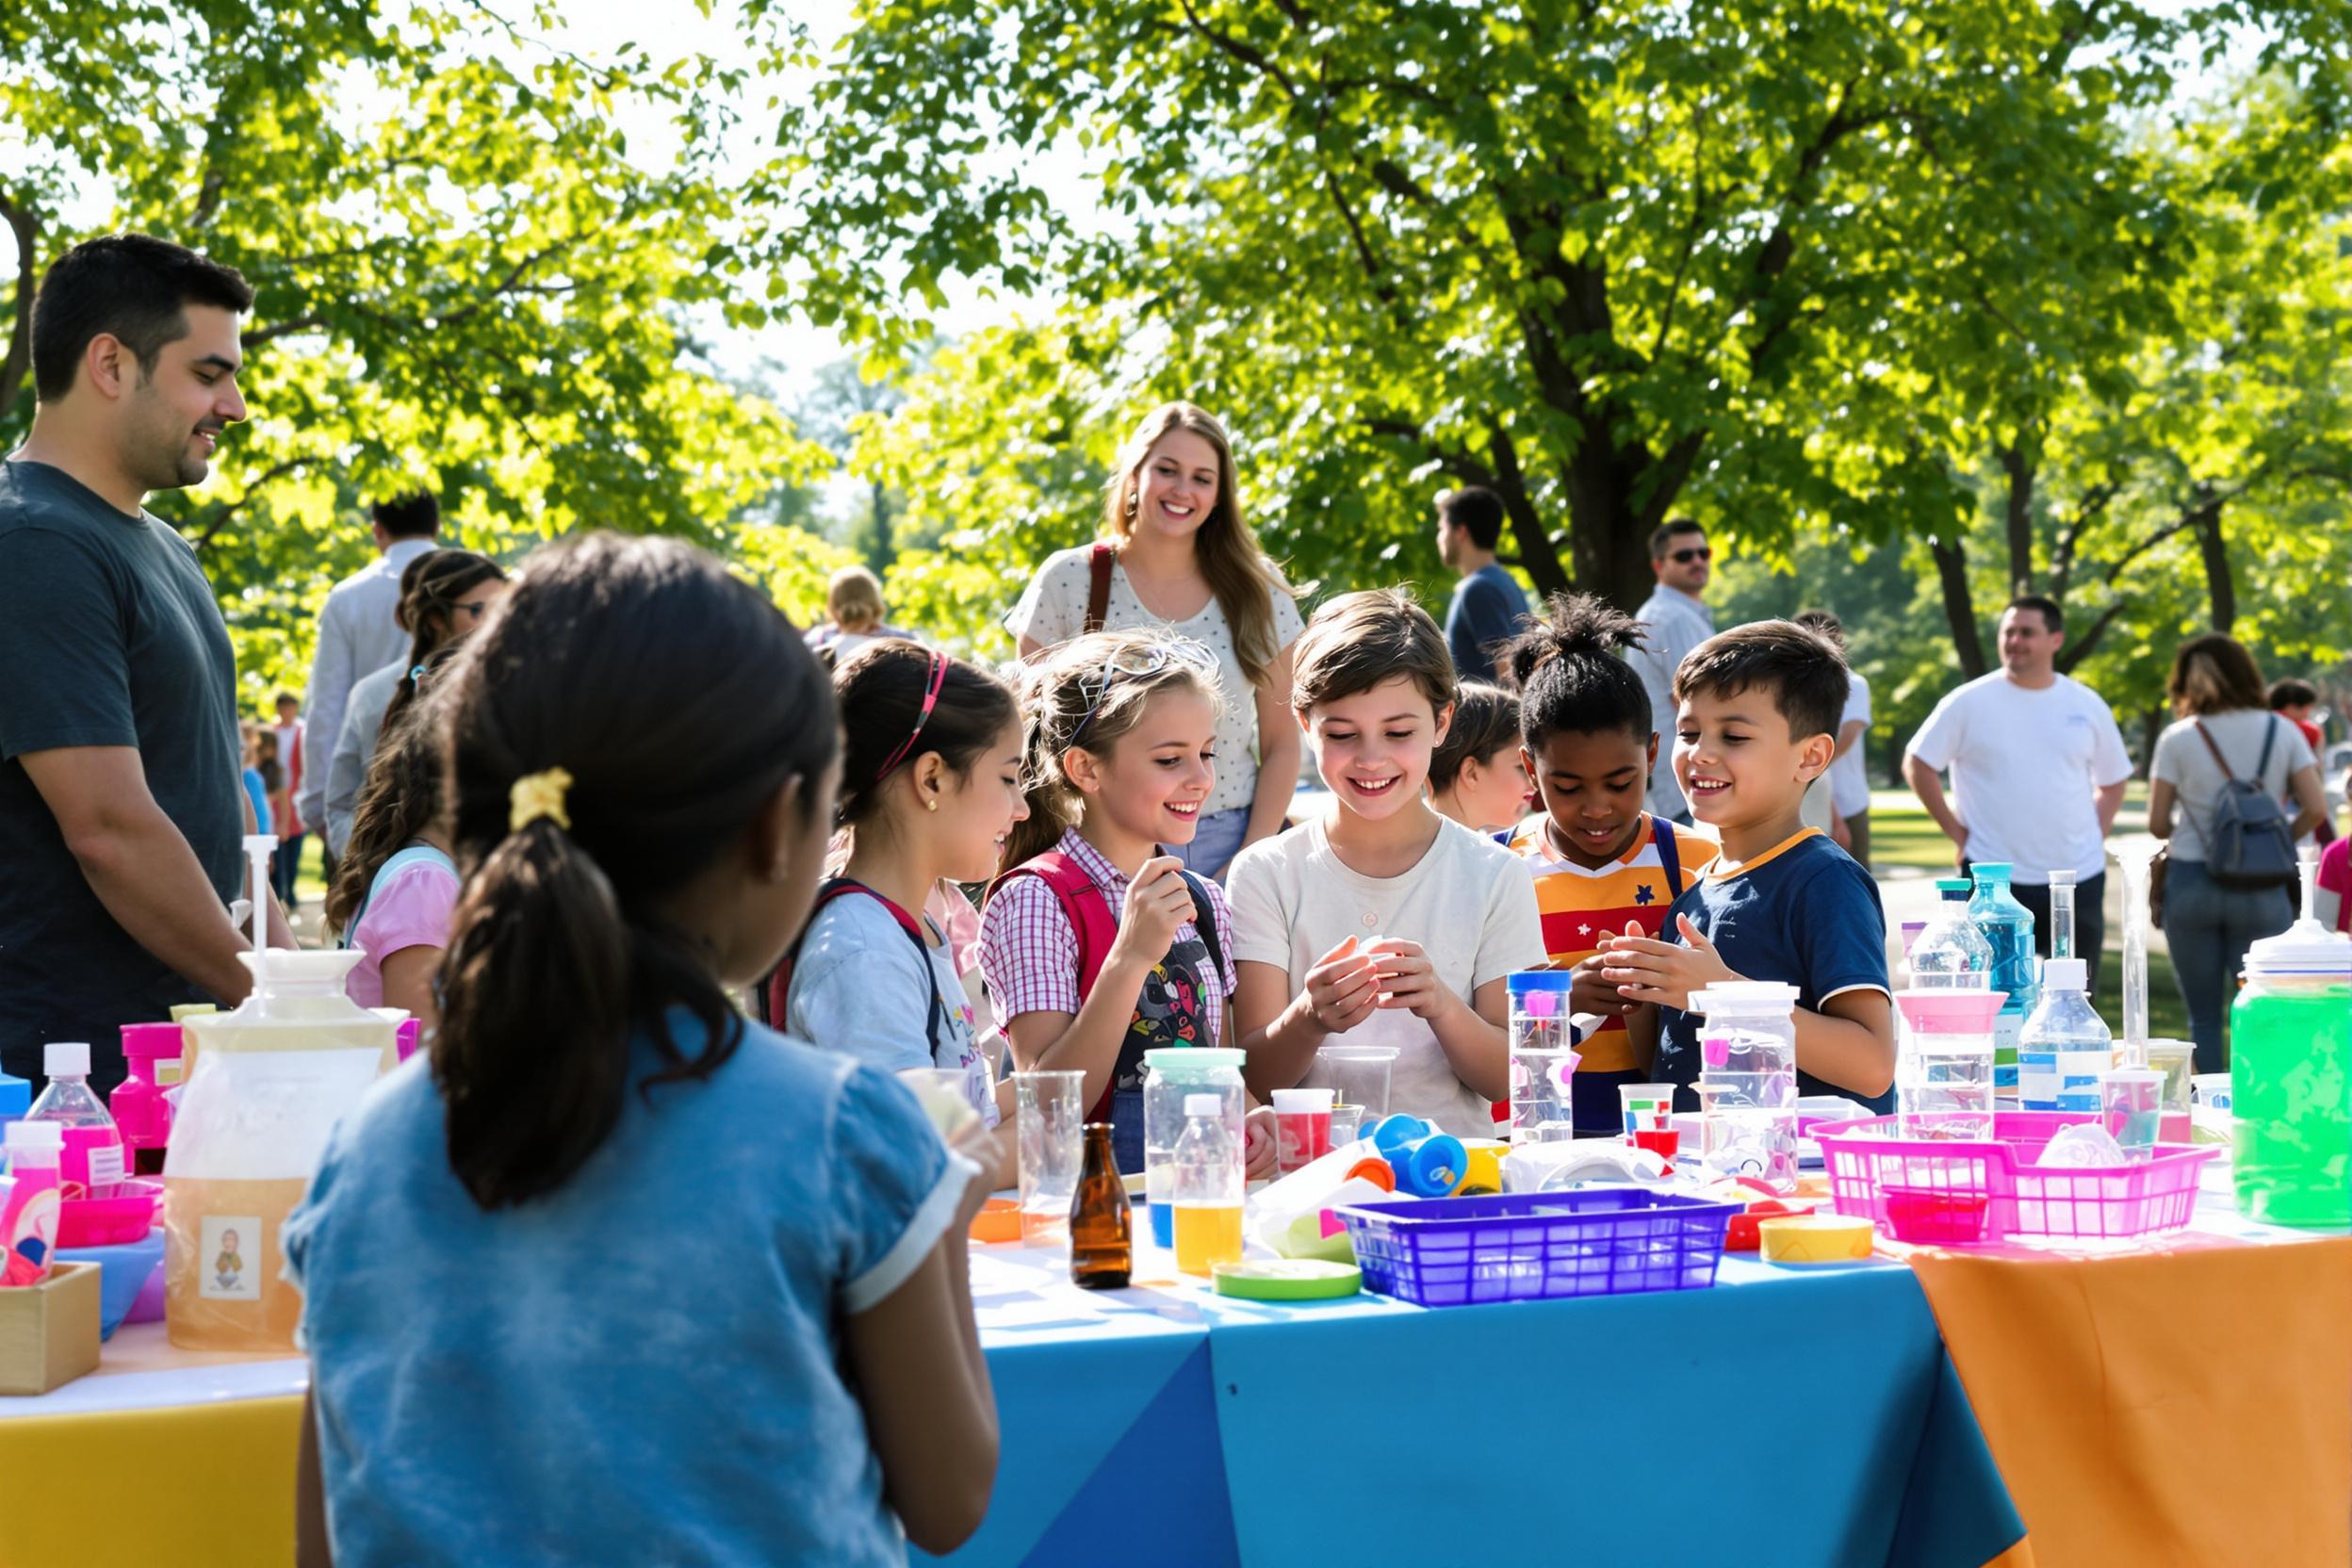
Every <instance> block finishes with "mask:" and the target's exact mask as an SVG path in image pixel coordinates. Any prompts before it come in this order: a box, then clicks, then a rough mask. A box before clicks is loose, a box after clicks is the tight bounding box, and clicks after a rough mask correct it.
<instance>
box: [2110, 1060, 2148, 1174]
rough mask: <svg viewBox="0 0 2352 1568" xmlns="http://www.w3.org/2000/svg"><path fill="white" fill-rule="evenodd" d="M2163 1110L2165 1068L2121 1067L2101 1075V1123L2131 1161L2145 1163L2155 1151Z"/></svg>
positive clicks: (2125, 1156)
mask: <svg viewBox="0 0 2352 1568" xmlns="http://www.w3.org/2000/svg"><path fill="white" fill-rule="evenodd" d="M2163 1119H2164V1072H2163V1071H2162V1070H2160V1069H2157V1068H2152V1067H2118V1068H2111V1069H2109V1070H2107V1071H2105V1072H2102V1073H2100V1074H2099V1124H2100V1125H2101V1126H2103V1127H2105V1128H2106V1129H2107V1134H2108V1135H2109V1136H2110V1137H2112V1138H2114V1139H2115V1146H2116V1147H2117V1148H2119V1149H2121V1150H2122V1151H2123V1157H2124V1158H2125V1159H2126V1160H2128V1161H2130V1162H2131V1164H2133V1165H2140V1164H2144V1163H2145V1162H2146V1161H2148V1159H2149V1158H2151V1157H2152V1156H2153V1155H2154V1154H2155V1152H2156V1130H2157V1127H2158V1125H2159V1124H2160V1123H2161V1122H2162V1121H2163Z"/></svg>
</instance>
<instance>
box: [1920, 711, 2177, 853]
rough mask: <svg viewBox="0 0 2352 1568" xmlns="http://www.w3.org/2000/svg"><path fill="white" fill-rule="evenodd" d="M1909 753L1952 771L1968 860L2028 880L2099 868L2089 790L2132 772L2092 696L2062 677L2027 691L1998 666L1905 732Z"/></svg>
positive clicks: (2100, 842) (2111, 720) (2102, 846)
mask: <svg viewBox="0 0 2352 1568" xmlns="http://www.w3.org/2000/svg"><path fill="white" fill-rule="evenodd" d="M1910 754H1911V755H1912V756H1914V757H1916V758H1918V759H1919V760H1920V761H1922V762H1925V763H1926V764H1927V765H1928V766H1929V767H1931V768H1935V769H1936V770H1937V771H1939V772H1940V771H1942V770H1943V769H1946V768H1949V769H1951V770H1952V809H1953V810H1954V811H1956V812H1958V813H1959V816H1960V820H1961V821H1962V822H1963V823H1965V824H1966V825H1968V845H1967V848H1966V849H1965V851H1964V853H1965V854H1966V855H1967V856H1968V858H1969V859H1970V860H1990V861H2006V862H2007V863H2008V864H2009V865H2011V866H2012V867H2014V868H2016V869H2015V870H2014V871H2013V872H2012V873H2011V879H2012V880H2014V881H2017V882H2021V883H2024V884H2026V885H2027V886H2029V887H2037V886H2041V885H2043V884H2046V883H2048V882H2049V880H2050V873H2051V872H2053V871H2059V870H2071V871H2072V872H2073V873H2074V874H2075V875H2076V876H2077V877H2080V878H2082V879H2084V880H2088V879H2089V878H2091V877H2094V876H2097V875H2098V874H2099V873H2100V872H2101V871H2103V870H2104V869H2105V866H2106V856H2107V851H2106V842H2105V840H2104V837H2103V836H2102V835H2101V834H2100V832H2099V808H2098V805H2097V804H2096V803H2095V802H2094V801H2093V800H2092V798H2091V795H2092V792H2093V791H2094V790H2099V789H2104V788H2106V787H2107V786H2108V785H2110V784H2120V783H2122V782H2123V781H2124V780H2125V779H2127V778H2129V777H2131V759H2130V758H2129V757H2128V756H2126V755H2125V754H2124V749H2123V731H2121V730H2120V729H2118V728H2116V727H2115V714H2113V713H2112V712H2110V711H2108V709H2107V704H2106V703H2105V702H2104V701H2103V700H2101V699H2100V697H2099V694H2098V693H2096V692H2094V691H2092V690H2091V689H2090V688H2089V687H2087V686H2085V685H2083V684H2082V682H2081V681H2079V680H2076V679H2074V678H2072V677H2070V676H2063V675H2062V676H2059V677H2058V678H2056V679H2055V680H2054V681H2053V682H2052V683H2051V684H2050V685H2048V686H2045V687H2043V688H2041V689H2040V690H2038V691H2036V690H2034V689H2031V688H2028V687H2024V686H2020V685H2018V684H2017V682H2015V681H2013V680H2011V679H2010V678H2008V676H2007V675H2006V674H2004V673H2002V672H2001V671H1999V670H1996V671H1994V672H1993V673H1992V674H1990V675H1986V676H1980V677H1978V678H1976V679H1974V680H1971V681H1969V682H1968V684H1967V685H1965V686H1963V687H1961V688H1960V689H1959V690H1958V691H1956V692H1952V693H1951V694H1948V695H1946V696H1945V698H1944V700H1943V701H1941V702H1939V703H1937V704H1936V711H1935V712H1933V713H1931V714H1929V715H1928V718H1927V723H1926V724H1924V725H1922V726H1921V727H1919V733H1918V734H1917V735H1914V736H1913V737H1912V738H1911V750H1910Z"/></svg>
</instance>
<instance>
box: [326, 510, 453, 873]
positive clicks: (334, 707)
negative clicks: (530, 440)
mask: <svg viewBox="0 0 2352 1568" xmlns="http://www.w3.org/2000/svg"><path fill="white" fill-rule="evenodd" d="M369 516H370V524H369V526H370V528H371V529H372V531H373V532H374V534H375V538H376V559H375V560H373V561H371V562H369V563H368V564H367V565H365V566H363V567H361V568H360V569H359V570H358V571H356V572H353V573H352V574H351V576H349V577H347V578H345V579H344V580H342V581H340V582H338V583H336V584H335V586H334V588H332V589H330V590H329V591H328V594H327V602H326V604H325V605H324V606H323V607H322V608H321V609H320V610H319V645H318V649H317V651H316V652H314V653H313V654H312V655H311V661H310V686H309V689H308V692H307V694H306V695H307V699H308V701H309V704H310V706H309V708H308V709H307V710H306V711H304V712H303V714H302V756H303V758H304V759H305V760H308V761H310V762H311V763H312V764H313V765H312V766H309V767H306V768H304V769H303V770H302V792H301V793H300V794H298V795H297V796H295V799H294V814H295V816H296V817H297V818H299V819H300V820H302V822H305V823H313V824H317V825H320V826H321V828H322V829H323V826H324V825H325V823H326V820H327V770H326V768H325V767H323V766H319V765H318V764H319V763H321V762H323V761H324V760H325V759H327V758H328V757H329V756H331V755H333V753H334V751H335V740H336V738H337V737H338V736H340V735H341V734H342V733H343V710H344V709H345V707H347V706H348V705H349V704H350V702H351V687H352V686H353V685H355V684H356V683H357V682H358V680H359V678H360V677H362V676H364V675H367V674H368V673H370V672H371V671H374V670H379V669H382V668H383V667H384V665H386V664H389V663H391V662H393V661H395V660H397V659H399V658H400V655H401V654H403V653H405V652H407V651H408V633H407V632H405V631H403V630H401V629H400V623H399V622H398V621H396V620H394V619H393V616H392V613H393V611H394V610H396V609H397V608H399V606H400V573H401V572H402V571H404V570H406V569H407V566H408V564H409V563H410V562H412V561H414V560H416V559H417V557H418V556H420V555H422V554H424V553H425V552H426V551H427V550H429V549H432V548H433V543H434V536H435V535H436V534H438V533H439V532H440V531H441V503H440V502H439V501H438V500H437V499H435V498H433V496H432V495H430V494H428V493H425V492H421V491H420V492H418V493H417V494H415V495H409V496H400V497H398V498H393V499H390V500H382V501H378V502H376V503H375V505H374V506H373V507H372V508H370V509H369ZM328 854H329V856H330V857H332V855H333V850H332V847H330V848H329V849H328ZM326 869H327V874H328V880H329V881H330V882H332V881H333V880H334V871H335V868H334V867H333V865H332V864H330V865H329V866H328V867H327V868H326Z"/></svg>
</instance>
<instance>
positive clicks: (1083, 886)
mask: <svg viewBox="0 0 2352 1568" xmlns="http://www.w3.org/2000/svg"><path fill="white" fill-rule="evenodd" d="M1180 875H1182V876H1183V877H1184V886H1185V887H1186V888H1188V889H1190V890H1191V891H1192V923H1193V927H1194V929H1196V930H1198V931H1199V932H1200V933H1201V945H1202V946H1203V947H1205V948H1207V949H1208V950H1209V965H1210V967H1211V968H1212V969H1213V970H1215V971H1216V972H1217V978H1218V979H1219V980H1222V979H1223V978H1224V975H1225V952H1224V949H1223V948H1222V947H1221V946H1220V945H1219V944H1218V942H1217V911H1216V909H1215V907H1212V906H1211V905H1210V903H1209V890H1208V889H1206V888H1204V887H1202V886H1201V878H1199V877H1198V876H1195V875H1194V874H1192V873H1190V872H1182V873H1180ZM1016 876H1034V877H1036V878H1037V880H1038V881H1040V882H1042V883H1044V884H1045V885H1046V886H1047V887H1049V888H1051V889H1053V890H1054V897H1055V898H1056V899H1058V900H1060V901H1061V906H1062V918H1063V919H1065V920H1067V921H1069V922H1070V930H1071V931H1073V932H1075V933H1076V934H1077V937H1078V995H1079V998H1080V1000H1081V1001H1082V1002H1083V1001H1084V1000H1085V998H1086V995H1087V994H1088V993H1089V992H1091V991H1092V990H1093V989H1094V982H1095V979H1096V977H1098V976H1099V975H1101V974H1102V972H1103V965H1104V964H1105V963H1107V962H1109V961H1110V956H1111V944H1112V943H1113V942H1115V941H1117V940H1118V939H1119V921H1118V920H1117V918H1116V917H1114V916H1113V915H1112V913H1111V907H1110V905H1109V903H1108V902H1107V901H1106V900H1105V899H1104V898H1103V890H1102V888H1101V887H1100V886H1099V885H1098V884H1097V883H1096V882H1095V880H1094V878H1093V877H1092V876H1091V875H1089V874H1087V871H1086V867H1084V866H1082V865H1080V864H1079V863H1078V862H1077V861H1075V860H1073V859H1071V858H1070V857H1069V856H1067V855H1065V854H1063V853H1062V852H1061V851H1060V850H1058V849H1049V850H1047V851H1046V852H1045V853H1044V854H1042V855H1039V856H1037V857H1035V858H1031V859H1027V860H1023V861H1022V862H1021V864H1020V865H1018V866H1015V867H1014V868H1013V869H1012V870H1011V871H1008V872H1006V873H1005V874H1004V875H1003V876H1000V877H998V878H997V879H996V881H995V882H994V883H993V884H992V885H990V887H989V889H988V896H989V897H990V898H994V897H995V896H996V890H997V889H999V888H1002V887H1003V886H1004V885H1005V883H1006V882H1007V881H1008V880H1010V879H1011V878H1013V877H1016ZM1112 1076H1113V1078H1114V1079H1116V1078H1117V1076H1118V1075H1117V1074H1116V1073H1114V1074H1113V1075H1112ZM1111 1093H1112V1091H1111V1089H1110V1088H1107V1087H1106V1088H1104V1089H1103V1098H1102V1100H1101V1102H1100V1103H1097V1104H1096V1105H1095V1107H1094V1108H1093V1110H1091V1111H1090V1112H1088V1113H1087V1119H1088V1120H1091V1121H1105V1120H1108V1119H1110V1114H1111Z"/></svg>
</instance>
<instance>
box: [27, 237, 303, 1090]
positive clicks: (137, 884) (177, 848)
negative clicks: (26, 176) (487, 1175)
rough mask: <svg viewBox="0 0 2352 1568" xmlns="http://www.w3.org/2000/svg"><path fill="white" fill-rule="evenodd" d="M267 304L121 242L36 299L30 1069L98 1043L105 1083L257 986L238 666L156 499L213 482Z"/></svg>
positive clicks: (30, 518) (177, 259)
mask: <svg viewBox="0 0 2352 1568" xmlns="http://www.w3.org/2000/svg"><path fill="white" fill-rule="evenodd" d="M252 302H253V294H252V291H251V290H250V289H248V288H247V287H246V286H245V282H244V280H243V279H242V278H240V277H239V276H238V275H237V273H236V272H234V271H232V270H229V269H227V268H225V267H220V266H216V265H215V264H213V263H211V262H209V261H206V260H204V258H203V257H201V256H199V255H197V254H196V253H193V252H191V251H188V250H184V249H182V248H181V247H180V246H177V245H172V244H169V243H167V242H166V241H163V240H159V239H152V238H149V237H146V236H143V235H117V236H110V237H106V238H104V239H96V240H91V241H90V242H88V243H86V244H82V245H77V246H75V247H73V249H72V250H70V251H68V252H66V253H65V254H64V255H62V256H60V257H59V258H58V259H57V262H56V263H55V265H53V266H52V267H51V268H50V270H49V272H48V275H47V277H46V278H45V279H44V281H43V283H42V285H41V294H40V297H39V298H38V300H37V301H36V302H35V304H34V307H33V374H34V384H35V388H36V391H37V393H38V396H39V399H40V402H39V407H38V409H37V411H36V413H35V415H34V418H33V428H32V433H30V435H28V436H27V437H26V439H25V442H24V446H23V447H22V448H21V449H19V450H18V451H17V452H16V453H15V454H13V455H12V456H11V457H10V458H9V459H8V461H7V462H6V463H5V464H0V866H5V867H6V868H7V874H6V875H5V876H0V1065H4V1066H5V1068H6V1070H8V1071H9V1072H12V1073H15V1074H17V1075H19V1076H23V1077H38V1076H39V1075H40V1074H41V1055H42V1052H41V1047H42V1046H43V1045H45V1044H47V1043H48V1042H50V1041H54V1040H87V1041H89V1042H90V1059H91V1074H90V1076H91V1079H92V1081H93V1083H94V1084H96V1085H97V1086H99V1087H101V1088H107V1087H111V1086H113V1085H114V1084H115V1083H116V1082H118V1081H120V1079H121V1078H122V1036H121V1034H120V1030H121V1028H122V1025H123V1024H125V1023H132V1022H139V1021H147V1020H157V1019H161V1018H164V1017H166V1016H167V1010H168V1009H169V1008H170V1007H171V1005H172V1004H174V1003H179V1002H189V1001H197V1000H203V999H206V998H209V999H211V1000H215V1001H218V1002H221V1003H223V1004H233V1003H236V1002H237V1001H239V1000H241V999H242V998H243V997H244V995H245V993H246V991H247V990H248V989H249V988H250V978H249V976H248V975H247V974H246V972H245V970H244V967H243V966H242V965H241V964H239V963H238V962H237V953H238V951H239V950H240V949H242V948H243V947H244V946H245V945H246V943H245V941H244V940H243V939H241V938H240V937H239V936H238V934H237V928H236V927H235V926H234V925H232V924H231V923H229V915H228V901H229V900H231V899H233V898H235V897H237V894H238V890H239V884H240V880H241V865H242V854H241V848H240V843H239V840H240V837H241V835H242V834H243V833H245V832H248V831H253V829H252V828H249V827H248V826H247V821H248V814H249V807H248V806H247V805H246V802H245V798H244V795H243V792H242V787H241V782H240V765H241V764H240V757H239V752H240V744H239V739H238V734H237V665H236V660H235V656H234V655H233V654H232V652H231V651H230V647H229V637H228V629H227V627H226V626H225V625H224V624H223V622H222V621H221V611H220V608H219V606H218V605H217V604H216V603H215V602H214V599H213V594H212V588H211V585H210V584H209V583H208V582H206V581H205V580H204V573H203V572H202V571H201V570H199V569H198V567H197V564H196V555H195V551H194V550H193V549H192V548H191V547H189V546H188V542H187V541H186V540H184V539H182V538H181V537H180V536H179V534H178V533H177V532H176V531H173V530H172V528H171V527H170V526H169V525H167V524H165V523H163V522H162V521H160V520H159V519H157V518H155V517H153V516H151V515H148V514H147V512H146V511H145V510H144V504H143V503H144V501H145V499H146V497H147V494H148V492H150V491H152V490H159V489H173V488H178V487H180V486H183V485H190V484H196V483H200V482H203V480H204V477H205V476H206V474H207V473H208V472H209V470H210V461H211V457H212V453H213V449H214V447H215V446H216V445H217V444H218V442H219V440H220V437H221V433H222V431H223V430H225V429H226V428H227V426H228V425H230V424H231V423H233V422H234V421H236V420H239V419H242V418H243V417H245V403H244V400H243V399H242V398H241V397H240V396H239V395H238V394H237V369H238V367H239V364H240V353H239V349H238V344H237V316H238V315H239V314H240V313H241V312H243V311H244V310H245V309H247V308H248V307H250V305H251V304H252ZM273 914H274V909H273ZM272 928H273V930H274V931H275V933H276V936H275V939H276V940H278V941H283V942H286V943H288V944H289V945H290V944H291V939H290V937H288V936H287V935H286V932H285V924H284V921H283V920H282V919H273V922H272Z"/></svg>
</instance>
